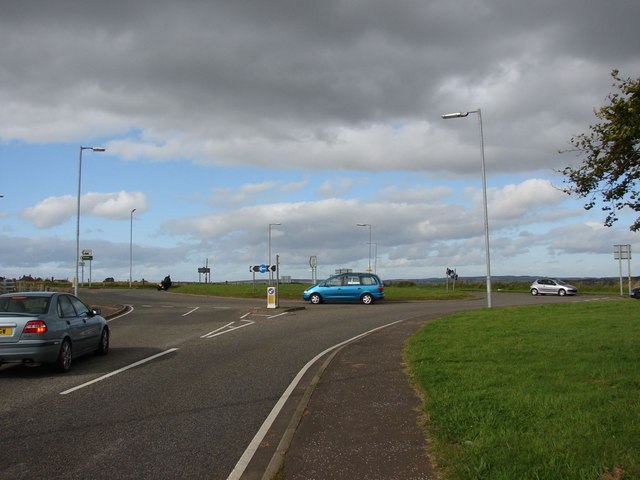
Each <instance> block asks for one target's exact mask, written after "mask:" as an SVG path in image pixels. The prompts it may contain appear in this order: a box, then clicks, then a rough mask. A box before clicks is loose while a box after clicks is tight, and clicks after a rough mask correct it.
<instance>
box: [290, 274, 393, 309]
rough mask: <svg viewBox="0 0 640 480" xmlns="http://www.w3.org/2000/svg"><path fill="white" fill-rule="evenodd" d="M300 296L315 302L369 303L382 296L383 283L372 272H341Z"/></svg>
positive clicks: (380, 298)
mask: <svg viewBox="0 0 640 480" xmlns="http://www.w3.org/2000/svg"><path fill="white" fill-rule="evenodd" d="M302 298H303V299H305V300H308V301H310V302H311V303H315V304H318V303H322V302H325V301H327V302H362V303H364V304H365V305H370V304H372V303H373V302H374V301H376V300H382V299H383V298H384V284H383V283H382V280H380V277H378V276H377V275H375V274H373V273H341V274H339V275H334V276H332V277H329V278H327V279H326V280H324V281H322V282H320V283H318V284H317V285H314V286H313V287H310V288H307V289H306V290H305V291H304V293H303V295H302Z"/></svg>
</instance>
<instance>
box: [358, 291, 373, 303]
mask: <svg viewBox="0 0 640 480" xmlns="http://www.w3.org/2000/svg"><path fill="white" fill-rule="evenodd" d="M360 301H361V302H362V303H364V304H365V305H371V304H372V303H373V296H371V294H370V293H363V294H362V296H361V297H360Z"/></svg>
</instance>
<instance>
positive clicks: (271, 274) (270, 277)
mask: <svg viewBox="0 0 640 480" xmlns="http://www.w3.org/2000/svg"><path fill="white" fill-rule="evenodd" d="M276 225H282V224H281V223H270V224H269V285H271V283H272V281H273V271H272V270H271V227H273V226H276Z"/></svg>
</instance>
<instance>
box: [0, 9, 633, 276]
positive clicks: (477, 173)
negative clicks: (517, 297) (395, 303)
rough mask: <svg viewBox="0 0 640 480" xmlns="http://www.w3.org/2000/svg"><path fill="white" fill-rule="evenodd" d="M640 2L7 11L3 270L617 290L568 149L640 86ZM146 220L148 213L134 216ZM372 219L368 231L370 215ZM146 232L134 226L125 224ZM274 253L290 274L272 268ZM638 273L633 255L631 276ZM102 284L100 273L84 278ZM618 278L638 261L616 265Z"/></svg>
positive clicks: (609, 246) (2, 93)
mask: <svg viewBox="0 0 640 480" xmlns="http://www.w3.org/2000/svg"><path fill="white" fill-rule="evenodd" d="M638 18H640V3H638V2H637V1H636V0H609V1H607V2H601V1H584V0H538V1H535V2H531V1H524V0H483V1H481V0H458V1H451V0H395V1H393V2H389V1H382V0H323V1H313V2H312V1H300V0H288V1H285V0H268V1H265V0H225V1H223V0H209V1H205V0H181V1H179V2H178V1H160V0H154V1H153V2H152V1H136V2H131V1H122V0H112V1H109V2H104V1H94V0H86V1H82V2H78V1H73V2H72V1H68V0H56V1H50V0H40V1H34V0H22V1H20V2H3V3H2V6H1V7H0V106H1V107H0V165H1V172H2V173H1V175H0V195H3V198H0V276H5V277H20V276H22V275H25V274H27V275H28V274H30V275H33V276H42V277H45V276H55V277H56V278H69V279H71V278H73V276H74V274H75V248H76V213H77V204H76V202H77V189H78V170H79V169H78V167H79V163H80V162H79V152H80V147H81V146H100V147H104V148H106V151H105V152H102V153H101V152H93V151H91V150H84V151H83V153H82V196H81V224H80V244H81V249H92V250H93V253H94V261H93V263H92V275H93V278H94V279H95V280H102V279H103V278H104V277H108V276H109V277H111V276H112V277H115V278H116V279H117V280H127V279H128V278H129V253H130V250H129V249H130V240H131V238H133V242H132V246H133V247H132V253H133V255H132V259H133V261H132V265H133V278H134V280H136V279H141V278H145V279H147V280H152V281H158V280H159V279H161V277H163V276H164V275H166V274H167V273H170V274H171V275H172V277H173V278H174V280H184V281H193V280H196V281H197V280H198V278H199V276H198V273H197V269H198V267H202V266H204V265H205V263H206V262H208V265H209V267H210V268H212V280H213V281H224V280H237V279H250V278H251V274H250V273H249V267H250V266H251V265H258V264H261V263H268V254H269V248H268V245H269V230H270V227H269V224H275V223H279V224H281V225H272V226H271V243H272V252H273V258H274V259H275V255H276V254H278V255H279V256H280V261H281V269H280V272H281V275H290V276H293V277H294V278H310V277H311V272H310V268H309V257H310V256H312V255H315V256H317V259H318V276H319V277H326V276H328V275H330V274H332V273H333V271H334V269H336V268H341V267H342V268H352V269H354V270H366V269H367V267H368V263H369V245H368V244H369V233H371V247H372V248H371V251H372V258H371V263H372V267H374V268H375V269H376V271H377V272H378V273H379V274H380V275H381V276H382V277H383V278H385V279H393V278H424V277H434V276H443V275H444V271H445V269H446V268H455V269H457V271H458V274H459V275H461V276H476V275H484V274H485V256H484V229H483V213H482V212H483V202H482V177H481V158H482V157H481V149H480V135H479V131H480V129H479V122H478V118H479V116H478V115H477V114H476V113H471V114H470V115H469V116H468V117H466V118H459V119H451V120H443V119H442V118H441V115H442V114H445V113H451V112H460V111H474V110H477V109H481V112H482V126H483V132H484V145H485V159H486V174H487V196H488V211H489V229H490V239H491V267H492V274H493V275H554V276H561V277H577V276H617V275H618V263H617V262H616V261H615V260H614V258H613V253H612V251H613V245H615V244H631V245H632V251H633V252H638V255H640V237H639V236H638V234H634V233H631V232H630V231H629V230H628V226H629V224H630V223H631V222H630V218H632V217H631V216H629V215H627V214H623V215H622V218H621V220H620V221H619V222H618V223H617V224H616V225H615V227H613V228H605V227H603V226H602V223H603V220H604V214H603V212H601V211H600V209H599V208H597V209H594V210H591V211H586V210H584V209H583V207H582V204H583V202H581V201H580V200H578V199H572V198H570V197H568V196H567V195H565V194H564V193H562V192H561V191H560V188H561V187H562V182H563V177H562V175H561V174H559V173H558V170H561V169H562V168H563V167H565V166H567V165H575V164H577V162H579V160H580V159H579V158H578V157H576V155H575V154H572V153H563V154H560V153H558V151H559V150H563V149H568V148H569V147H570V143H569V140H570V138H571V137H572V136H573V135H575V134H579V133H582V132H586V131H587V130H588V127H589V125H591V124H593V123H595V121H596V118H595V116H594V114H593V111H594V109H595V108H599V107H600V106H602V105H604V104H606V102H607V100H606V97H607V95H608V94H609V93H610V92H612V91H613V90H614V88H613V86H612V83H613V81H612V79H611V77H610V72H611V70H612V69H614V68H616V69H619V70H620V74H621V75H622V76H623V77H633V78H636V77H638V76H639V75H640V30H639V29H638V25H637V20H638ZM133 209H135V212H134V213H133V214H132V213H131V212H132V210H133ZM358 223H360V224H367V225H371V228H370V229H369V227H368V226H365V227H358V226H357V224H358ZM131 226H133V228H131ZM274 261H275V260H274ZM638 265H640V264H638V261H637V260H635V259H634V260H633V261H632V264H631V268H632V273H634V274H638V272H637V271H636V270H637V269H638V267H637V266H638ZM85 270H87V272H85V278H88V267H87V268H86V269H85ZM624 273H625V274H626V265H625V266H624Z"/></svg>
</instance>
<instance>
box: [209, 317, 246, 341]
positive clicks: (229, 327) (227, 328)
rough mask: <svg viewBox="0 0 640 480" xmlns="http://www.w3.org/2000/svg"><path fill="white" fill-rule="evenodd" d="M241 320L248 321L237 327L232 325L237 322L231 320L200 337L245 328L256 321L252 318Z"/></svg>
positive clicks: (210, 336) (215, 335) (211, 336)
mask: <svg viewBox="0 0 640 480" xmlns="http://www.w3.org/2000/svg"><path fill="white" fill-rule="evenodd" d="M240 321H241V322H246V323H243V324H242V325H238V326H237V327H232V325H233V324H234V323H236V322H230V323H227V324H226V325H224V326H222V327H220V328H218V329H216V330H214V331H212V332H209V333H205V334H204V335H202V336H201V337H200V338H213V337H217V336H218V335H224V334H225V333H229V332H233V331H234V330H238V329H239V328H244V327H248V326H249V325H253V324H254V323H256V322H253V321H251V320H240Z"/></svg>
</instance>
